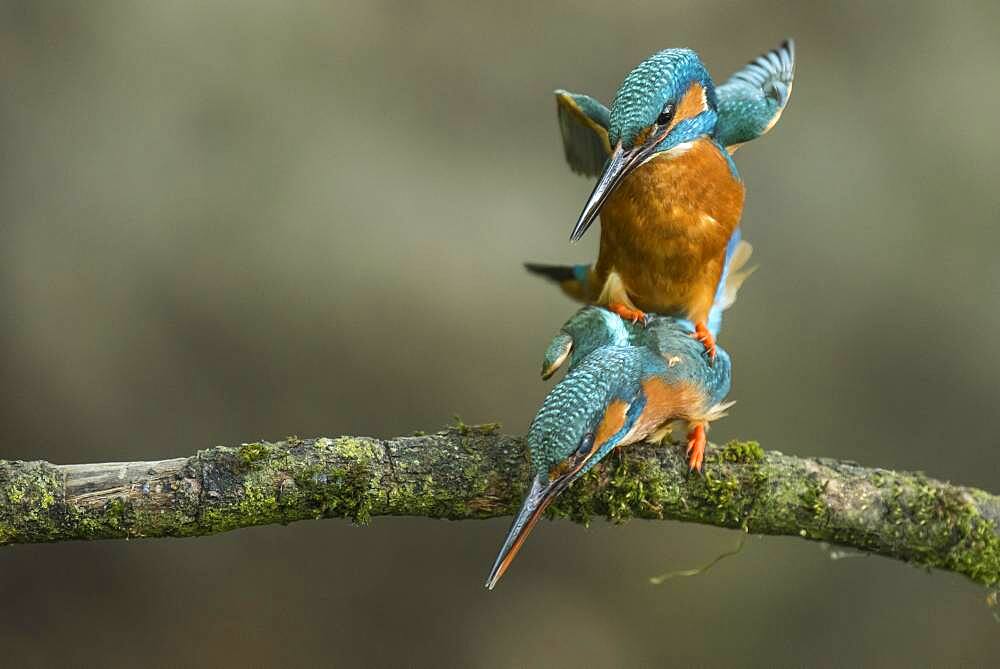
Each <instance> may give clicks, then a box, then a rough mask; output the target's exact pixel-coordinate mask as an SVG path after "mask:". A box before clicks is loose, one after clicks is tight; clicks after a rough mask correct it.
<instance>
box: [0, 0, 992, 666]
mask: <svg viewBox="0 0 1000 669" xmlns="http://www.w3.org/2000/svg"><path fill="white" fill-rule="evenodd" d="M0 6H2V9H0V82H2V94H0V308H2V313H3V327H2V328H0V396H2V397H3V402H2V403H0V444H2V446H0V449H2V450H0V457H5V458H22V459H30V458H46V459H49V460H52V461H55V462H63V463H65V462H86V461H103V460H126V459H144V458H146V459H152V458H165V457H172V456H181V455H186V454H188V453H191V452H193V451H194V450H195V449H197V448H201V447H207V446H211V445H215V444H234V443H239V442H241V441H250V440H254V439H258V438H280V437H283V436H285V435H288V434H299V435H337V434H368V435H382V436H389V435H397V434H405V433H408V432H411V431H413V430H417V429H423V430H430V429H436V428H437V427H439V426H442V425H444V424H445V423H447V422H449V421H450V416H451V415H452V414H455V413H458V414H460V415H461V416H462V417H463V418H464V419H465V420H466V421H468V422H474V421H491V420H500V421H502V422H503V423H504V425H505V428H506V429H507V430H509V431H511V432H522V431H523V430H524V429H525V428H526V426H527V424H528V422H529V421H530V419H531V417H532V415H533V414H534V411H535V408H536V407H537V405H538V404H539V402H540V400H541V399H542V397H543V395H544V393H545V392H546V389H547V388H548V387H549V386H548V385H547V384H543V383H541V382H540V381H539V380H538V365H539V361H540V357H541V352H542V350H543V348H544V346H545V344H546V343H547V341H548V337H549V336H550V335H551V334H553V333H554V331H555V330H556V329H557V328H558V327H559V326H560V325H561V324H562V322H563V321H564V320H565V318H566V317H567V316H568V315H569V314H570V313H571V312H572V310H573V309H574V308H575V307H574V306H573V305H572V304H571V303H570V302H568V301H567V300H565V299H564V298H563V297H562V296H561V295H560V294H559V293H558V292H557V291H556V290H554V289H552V288H550V287H548V286H546V285H543V284H542V283H540V282H539V281H538V280H536V279H533V278H531V277H529V276H527V275H526V274H525V273H524V272H523V271H522V270H521V268H520V263H521V261H523V260H526V259H532V260H541V261H553V262H555V261H565V262H572V261H575V262H582V261H586V260H590V259H591V258H593V256H594V253H595V251H596V242H597V237H598V236H597V235H596V234H590V235H588V237H587V238H586V240H585V242H584V243H582V244H578V245H575V246H571V245H569V244H568V243H567V241H566V239H567V235H568V233H569V229H570V227H571V226H572V223H573V221H574V220H575V217H576V215H577V213H578V211H579V208H580V206H581V205H582V203H583V200H584V198H585V197H586V195H587V194H588V193H589V190H590V187H591V184H590V183H589V182H588V181H587V180H586V179H582V178H579V177H576V176H574V175H573V174H571V173H570V171H569V170H568V168H567V167H566V165H565V164H564V162H563V158H562V153H561V147H560V141H559V136H558V130H557V125H556V120H555V103H554V102H553V99H552V95H551V92H552V90H553V89H554V88H556V87H565V88H569V89H571V90H575V91H581V92H588V93H591V94H593V95H596V96H597V97H599V98H601V99H603V100H605V101H607V100H608V99H609V98H610V97H611V95H612V94H613V92H614V90H615V88H616V86H617V84H618V83H619V81H620V80H621V78H622V77H623V76H624V74H625V73H626V72H627V71H628V69H630V68H631V67H632V66H633V65H635V64H636V63H637V62H638V61H640V60H641V59H642V58H644V57H645V56H647V55H649V54H650V53H652V52H653V51H656V50H658V49H661V48H664V47H668V46H690V47H692V48H694V49H696V50H698V51H699V52H700V53H701V54H702V56H703V59H704V60H705V62H706V64H707V65H708V67H709V69H710V71H712V72H713V73H714V75H715V77H716V78H717V79H725V78H726V77H727V76H728V75H729V74H730V73H731V72H732V71H733V70H734V69H736V68H738V67H740V66H741V65H742V64H743V63H744V62H745V61H746V60H748V59H749V58H750V57H752V56H755V55H756V54H757V53H758V52H760V51H763V50H765V49H767V48H770V47H772V46H774V45H776V44H777V43H778V42H779V41H780V40H781V39H782V38H783V37H785V36H793V37H795V38H796V40H797V43H798V63H797V78H796V84H795V92H794V94H793V96H792V100H791V103H790V105H789V108H788V110H787V111H786V113H785V115H784V116H783V118H782V120H781V122H780V124H779V125H778V126H777V128H776V129H775V131H774V132H773V133H772V134H770V135H768V136H767V137H766V138H764V139H762V140H760V141H758V142H754V143H753V144H751V145H748V146H746V147H745V148H743V149H742V150H741V151H740V152H739V153H738V154H737V155H736V160H737V163H738V165H739V168H740V170H741V172H742V174H743V177H744V179H745V181H746V183H747V186H748V200H747V208H746V212H745V215H744V230H745V233H746V237H747V238H748V239H749V240H750V241H752V242H753V243H754V245H755V247H756V253H755V259H756V261H757V263H759V264H760V269H759V271H758V272H757V273H756V274H755V275H754V276H753V278H752V279H751V280H750V281H749V282H748V283H747V285H746V286H745V288H744V290H743V292H742V293H741V301H740V302H739V303H738V304H737V305H736V307H735V308H734V309H733V310H732V311H731V312H730V315H729V319H728V326H727V328H726V330H725V331H724V332H723V335H722V339H721V341H722V343H723V344H724V345H725V346H726V347H727V348H728V349H729V351H730V352H731V353H732V354H733V356H734V359H735V372H736V380H735V386H734V390H733V397H734V398H735V399H737V400H739V403H738V404H737V406H736V407H735V408H734V410H733V412H732V415H731V417H730V418H728V419H726V420H725V421H723V422H721V423H719V424H718V425H717V426H716V428H715V430H714V431H713V434H712V436H713V437H714V438H715V439H716V440H726V439H729V438H733V437H740V438H755V439H759V440H760V441H761V442H762V444H763V445H764V446H765V447H767V448H772V449H778V450H781V451H785V452H794V453H799V454H802V455H826V456H832V457H840V458H853V459H856V460H859V461H861V462H864V463H867V464H873V465H880V466H885V467H890V468H898V469H917V470H925V471H927V472H928V473H931V474H932V475H934V476H937V477H940V478H943V479H951V480H955V481H960V482H963V483H968V484H973V485H979V486H984V487H987V488H990V489H992V490H993V491H994V492H996V491H998V490H1000V483H998V478H1000V477H998V474H1000V450H998V448H997V446H998V441H1000V439H998V437H997V436H996V435H997V427H996V426H995V425H994V424H993V423H994V421H995V418H996V410H995V405H996V392H995V389H996V388H997V386H998V384H1000V356H997V355H995V352H994V351H992V350H990V348H989V347H990V346H991V345H992V344H993V343H994V342H996V341H997V339H998V336H1000V310H998V309H997V308H996V307H997V304H998V302H1000V294H998V286H1000V263H997V261H996V256H995V254H996V249H997V246H998V244H1000V228H998V226H997V222H998V220H997V219H998V212H1000V188H998V187H997V184H998V183H1000V167H998V164H1000V160H998V158H997V156H998V154H1000V88H998V87H997V86H996V85H995V82H996V76H997V75H996V72H997V69H998V66H1000V39H998V37H997V35H998V33H997V25H998V24H1000V5H998V4H997V3H995V2H982V3H976V4H973V3H970V4H965V3H942V2H933V1H927V2H920V3H916V2H914V3H909V2H907V3H902V2H900V3H886V4H880V5H879V6H874V3H867V2H855V3H837V4H823V3H795V2H790V3H780V2H752V3H751V2H743V3H736V2H706V1H704V0H702V1H701V2H690V1H674V2H665V1H662V0H661V1H658V2H643V3H636V4H627V5H626V4H619V3H609V2H597V1H593V2H576V3H571V4H558V5H557V4H554V3H553V4H550V3H544V4H543V3H490V4H487V3H482V4H479V5H477V6H471V5H470V6H464V5H462V4H459V3H448V4H444V3H440V4H435V3H424V2H406V3H403V2H399V3H388V2H365V3H362V2H356V3H336V2H296V3H278V2H263V1H259V2H249V1H244V2H215V3H199V2H169V3H168V2H144V3H132V4H126V3H119V2H88V3H72V4H71V3H61V2H58V3H57V2H19V3H11V2H4V3H2V5H0ZM507 524H508V521H507V520H502V519H498V520H495V521H490V522H465V523H448V522H438V521H430V520H424V519H408V518H400V519H386V518H377V519H375V520H374V522H373V523H372V524H371V526H370V527H368V528H365V529H359V528H355V527H352V526H351V525H350V524H348V523H345V522H339V521H328V522H314V523H303V524H298V525H293V526H289V527H266V528H256V529H249V530H243V531H237V532H233V533H230V534H226V535H222V536H216V537H209V538H203V539H195V540H176V541H173V540H165V541H133V542H128V543H126V542H122V541H117V542H100V543H90V544H65V545H53V546H25V547H16V548H12V549H8V550H5V551H3V552H2V553H0V602H2V606H0V648H2V649H3V656H4V664H6V665H7V666H53V665H56V664H57V663H61V664H66V665H72V666H84V665H91V664H97V663H98V662H100V663H101V664H104V665H105V666H136V665H137V664H142V665H144V666H181V665H186V666H207V665H213V666H233V665H249V666H260V665H279V664H280V665H285V666H309V665H319V664H321V665H334V666H351V665H366V666H380V665H396V666H437V667H444V666H464V667H516V666H568V665H571V664H577V665H580V666H663V665H671V664H678V665H697V666H727V665H729V666H731V665H747V666H775V665H777V666H802V665H814V666H855V665H858V664H862V665H868V666H914V665H917V666H927V665H934V666H957V665H965V666H975V665H986V664H989V663H992V662H994V661H995V659H996V656H997V651H998V649H1000V626H998V625H997V623H996V622H994V620H993V618H992V617H991V615H990V612H989V610H988V609H987V607H986V606H985V604H984V597H985V594H986V593H985V592H984V591H983V590H982V589H980V588H977V587H976V586H974V585H972V584H970V583H969V582H967V581H965V580H964V579H962V578H960V577H957V576H953V575H949V574H942V573H934V574H927V573H925V572H923V571H920V570H917V569H913V568H910V567H907V566H905V565H901V564H898V563H895V562H890V561H888V560H883V559H881V558H875V557H870V558H862V559H852V560H841V561H831V560H830V558H829V556H828V554H827V553H826V552H825V551H824V550H823V549H822V548H821V547H820V546H818V545H816V544H813V543H807V542H804V541H799V540H795V539H779V538H764V539H754V540H752V541H750V542H749V544H748V545H747V547H746V549H745V550H744V551H743V553H742V554H741V555H740V556H738V557H736V558H730V559H729V560H727V561H724V562H722V563H721V564H719V565H718V566H717V567H715V568H714V569H713V570H712V571H711V572H710V573H708V574H707V575H705V576H702V577H698V578H692V579H681V580H675V581H670V582H668V584H666V585H664V586H662V587H652V586H650V585H648V584H647V577H649V576H651V575H654V574H657V573H661V572H663V571H666V570H669V569H675V568H683V567H689V566H693V565H696V564H701V563H703V562H704V561H706V560H707V559H710V558H711V557H713V556H715V555H716V554H717V553H719V552H721V551H724V550H726V549H728V548H729V547H731V546H732V544H733V543H734V542H735V540H736V536H737V535H736V534H735V533H733V532H728V531H723V530H718V529H714V528H706V527H699V526H691V525H680V524H676V523H663V522H658V523H643V522H633V523H631V524H628V525H625V526H623V527H613V526H608V525H606V524H604V523H600V522H598V523H596V524H594V525H593V526H592V527H590V528H589V529H584V528H582V527H580V526H576V525H572V524H570V523H564V522H562V523H545V524H543V525H542V526H541V527H539V529H538V531H536V532H535V534H534V536H533V537H532V539H531V541H530V542H529V545H528V546H527V548H526V550H525V551H524V552H523V554H522V555H521V556H520V557H519V559H518V561H517V563H516V564H515V566H514V568H513V569H512V571H511V572H510V574H509V575H508V577H507V578H505V579H504V581H503V583H502V584H501V586H500V587H499V588H498V590H497V591H495V592H493V593H487V592H485V591H484V590H483V589H482V587H481V586H482V580H483V578H484V577H485V575H486V572H487V570H488V567H489V565H490V564H491V562H492V560H493V557H494V554H495V551H496V549H497V548H498V545H499V542H500V540H501V538H502V536H503V533H504V532H505V531H506V529H507Z"/></svg>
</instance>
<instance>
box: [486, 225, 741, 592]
mask: <svg viewBox="0 0 1000 669" xmlns="http://www.w3.org/2000/svg"><path fill="white" fill-rule="evenodd" d="M730 247H732V248H731V249H730V250H729V251H727V260H726V263H725V265H724V266H723V269H722V279H721V281H720V284H719V286H718V288H717V289H716V291H715V298H714V300H713V302H712V307H711V309H710V310H709V317H708V323H709V327H710V328H712V332H713V333H714V335H718V331H719V328H720V327H721V326H722V316H723V312H724V311H725V310H726V309H728V308H729V307H730V306H732V304H733V303H734V302H735V301H736V297H737V294H738V292H739V289H740V287H741V286H742V285H743V282H744V281H745V280H746V278H747V276H749V274H750V272H751V271H752V268H751V269H747V268H746V263H747V261H748V260H749V258H750V254H751V252H752V250H753V249H752V248H751V247H750V244H749V243H747V242H745V241H743V240H742V239H740V235H739V233H738V232H737V234H735V235H734V236H733V241H731V242H730ZM692 330H693V326H692V324H691V323H690V322H689V321H687V320H686V319H682V318H678V317H672V316H651V317H650V318H649V319H647V320H646V321H645V322H644V323H642V324H637V323H632V322H630V321H626V320H624V319H622V318H620V317H619V316H617V315H615V314H614V313H612V312H611V311H609V310H607V309H604V308H601V307H597V306H587V307H584V308H582V309H580V310H579V311H577V312H576V314H574V315H573V316H572V317H570V319H569V320H568V321H567V322H566V324H565V325H563V327H562V328H561V329H560V331H559V333H558V334H557V335H556V336H555V337H554V338H553V339H552V341H551V343H550V344H549V346H548V348H547V349H546V350H545V354H544V357H543V360H542V377H543V378H549V377H551V376H552V375H553V374H555V372H556V371H557V370H558V369H559V368H560V367H562V366H563V365H565V364H566V362H567V361H569V371H568V372H567V374H566V376H565V377H564V378H563V379H562V381H560V382H559V383H558V384H556V386H555V387H554V388H553V389H552V391H551V392H550V393H549V394H548V395H547V396H546V398H545V400H544V401H543V403H542V406H541V408H540V409H539V410H538V413H537V414H536V416H535V419H534V420H533V421H532V422H531V427H530V428H529V429H528V450H529V451H530V452H531V465H532V471H533V472H534V476H533V478H532V480H531V488H530V489H529V492H528V495H527V497H525V499H524V502H523V503H522V505H521V510H520V511H519V512H518V514H517V516H515V518H514V523H513V524H512V525H511V528H510V531H509V532H508V533H507V537H506V539H505V540H504V543H503V546H502V547H501V549H500V554H499V555H498V556H497V558H496V561H495V562H494V563H493V569H492V570H491V571H490V575H489V577H488V578H487V580H486V587H487V588H489V589H490V590H492V589H493V587H494V586H495V585H496V584H497V581H498V580H499V579H500V577H501V576H503V574H504V572H505V571H506V570H507V567H508V566H510V563H511V561H512V560H513V559H514V556H515V555H516V554H517V552H518V551H519V550H520V549H521V545H522V544H523V543H524V540H525V538H526V537H527V536H528V533H529V532H531V529H532V528H533V527H534V526H535V523H537V522H538V519H539V518H540V517H541V515H542V513H544V512H545V509H546V508H548V506H549V505H550V504H551V503H552V501H553V500H554V499H555V498H556V497H557V496H558V495H559V493H561V492H562V491H563V490H566V488H568V487H569V486H570V484H572V483H573V481H575V480H576V479H578V478H579V477H581V476H583V474H585V473H586V472H587V471H588V470H590V469H591V468H592V467H593V466H594V465H596V464H597V463H598V462H600V461H601V460H602V459H603V458H604V457H605V456H606V455H607V454H608V453H610V452H611V451H613V450H615V449H621V448H623V447H625V446H627V445H629V444H634V443H637V442H640V441H644V440H645V441H650V442H653V443H662V442H663V441H664V440H665V439H667V438H668V437H669V436H670V434H671V433H672V431H673V429H674V428H675V427H676V426H677V425H678V424H679V423H684V424H686V425H687V428H688V435H687V457H688V468H689V470H691V471H698V472H700V471H701V469H702V466H703V465H704V462H705V446H706V445H707V441H708V440H707V436H706V433H707V431H708V427H709V424H710V423H711V422H712V421H714V420H716V419H719V418H722V417H723V416H725V415H726V411H727V410H728V409H729V407H730V406H732V404H733V403H732V402H726V401H725V400H726V396H727V395H728V394H729V387H730V382H731V378H732V363H731V361H730V358H729V355H728V354H727V353H726V351H725V350H723V349H722V348H721V347H717V348H716V358H715V361H714V362H712V363H709V362H707V361H706V360H705V358H704V356H703V355H702V353H703V348H702V345H701V344H700V343H699V342H698V341H696V340H695V339H694V338H692V337H691V332H692Z"/></svg>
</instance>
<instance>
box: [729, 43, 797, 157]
mask: <svg viewBox="0 0 1000 669" xmlns="http://www.w3.org/2000/svg"><path fill="white" fill-rule="evenodd" d="M794 77H795V43H794V42H793V41H792V40H785V41H784V42H783V43H782V44H781V46H779V47H778V48H777V49H773V50H771V51H768V52H767V53H765V54H763V55H761V56H758V57H757V58H755V59H754V60H752V61H750V63H749V64H748V65H747V66H746V67H744V68H743V69H742V70H740V71H739V72H736V73H735V74H734V75H733V76H732V77H730V78H729V81H727V82H726V83H725V84H723V85H722V86H719V87H718V88H717V89H716V93H717V95H718V99H719V120H718V123H717V124H716V129H715V138H716V140H718V142H719V143H720V144H722V145H723V146H726V147H728V148H729V150H730V153H732V152H733V151H735V150H736V148H737V147H738V146H739V145H740V144H742V143H744V142H749V141H750V140H751V139H756V138H757V137H760V136H761V135H763V134H764V133H766V132H767V131H768V130H770V129H771V128H772V127H774V124H775V123H777V122H778V119H779V118H780V117H781V112H782V111H784V109H785V105H787V104H788V99H789V98H790V97H791V95H792V82H793V80H794Z"/></svg>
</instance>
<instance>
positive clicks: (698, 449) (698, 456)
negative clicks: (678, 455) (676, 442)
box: [686, 423, 708, 474]
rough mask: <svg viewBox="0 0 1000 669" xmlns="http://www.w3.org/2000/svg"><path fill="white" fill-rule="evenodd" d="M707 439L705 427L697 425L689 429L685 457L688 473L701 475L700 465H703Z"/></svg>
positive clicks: (700, 424) (701, 424)
mask: <svg viewBox="0 0 1000 669" xmlns="http://www.w3.org/2000/svg"><path fill="white" fill-rule="evenodd" d="M707 443H708V438H707V437H706V436H705V425H704V424H703V423H697V424H695V425H694V426H692V427H691V431H690V432H689V433H688V443H687V451H686V455H687V458H688V472H689V473H690V472H698V473H699V474H700V473H701V468H702V465H704V463H705V445H706V444H707Z"/></svg>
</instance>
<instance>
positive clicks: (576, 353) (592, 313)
mask: <svg viewBox="0 0 1000 669" xmlns="http://www.w3.org/2000/svg"><path fill="white" fill-rule="evenodd" d="M630 336H631V335H630V332H629V329H628V327H627V326H626V325H625V321H623V320H622V319H621V318H620V317H619V316H617V315H616V314H613V313H611V312H610V311H608V310H607V309H602V308H601V307H595V306H589V307H584V308H583V309H580V310H579V311H577V312H576V313H575V314H573V315H572V316H571V317H570V319H569V320H568V321H566V324H565V325H563V326H562V329H561V330H560V331H559V334H557V335H556V336H555V337H553V338H552V342H551V343H550V344H549V347H548V348H547V349H546V350H545V356H544V358H543V359H542V378H543V379H547V378H549V377H550V376H552V375H553V374H555V373H556V371H557V370H558V369H559V368H560V367H562V366H563V364H564V363H565V362H566V361H567V360H569V361H570V367H571V368H572V367H575V366H576V365H577V364H578V363H579V362H580V361H581V360H583V359H584V358H586V357H587V356H588V355H590V354H591V353H592V352H593V351H595V350H597V349H598V348H601V347H602V346H625V345H626V344H628V342H629V337H630Z"/></svg>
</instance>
